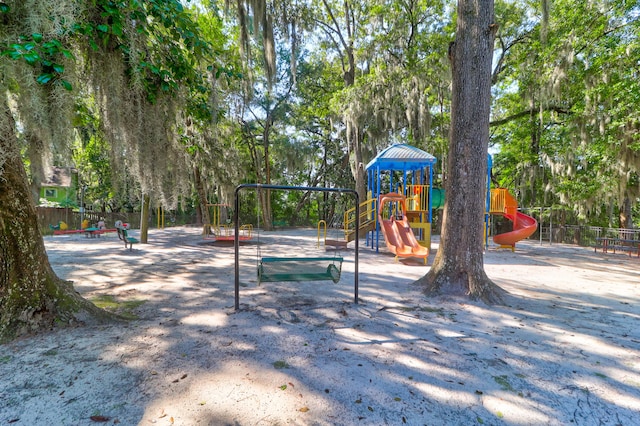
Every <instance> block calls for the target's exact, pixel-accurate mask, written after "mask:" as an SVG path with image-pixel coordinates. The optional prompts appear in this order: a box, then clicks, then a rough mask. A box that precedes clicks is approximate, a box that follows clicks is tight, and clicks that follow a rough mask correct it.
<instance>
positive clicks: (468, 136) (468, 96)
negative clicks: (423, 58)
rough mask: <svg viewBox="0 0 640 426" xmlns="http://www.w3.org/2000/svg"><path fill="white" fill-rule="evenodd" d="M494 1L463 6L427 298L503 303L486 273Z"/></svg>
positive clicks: (464, 1) (474, 0)
mask: <svg viewBox="0 0 640 426" xmlns="http://www.w3.org/2000/svg"><path fill="white" fill-rule="evenodd" d="M493 10H494V9H493V0H459V1H458V22H457V30H456V41H455V42H453V43H452V45H451V46H450V51H449V55H450V60H451V66H452V73H453V88H452V102H451V132H450V140H449V156H448V164H447V169H448V170H449V174H448V176H447V180H446V183H445V188H446V193H447V199H446V202H445V206H444V212H443V220H442V234H441V239H440V247H439V249H438V253H437V255H436V257H435V260H434V263H433V266H432V267H431V269H430V270H429V272H428V273H427V275H425V276H424V277H422V278H420V279H419V280H418V281H417V283H418V284H421V285H423V286H424V290H425V293H426V294H428V295H438V294H452V295H462V296H469V297H471V298H474V299H481V300H484V301H485V302H487V303H498V302H501V301H502V295H503V294H504V290H502V289H501V288H500V287H498V286H496V285H495V284H494V283H493V282H492V281H491V280H490V279H489V278H488V277H487V275H486V273H485V272H484V261H483V247H482V246H483V221H484V213H485V195H486V179H487V150H488V144H489V112H490V102H491V60H492V55H493V41H494V37H495V30H496V29H497V28H496V24H495V23H494V15H493Z"/></svg>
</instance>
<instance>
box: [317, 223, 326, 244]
mask: <svg viewBox="0 0 640 426" xmlns="http://www.w3.org/2000/svg"><path fill="white" fill-rule="evenodd" d="M321 224H323V225H324V239H325V240H326V239H327V222H326V221H325V220H324V219H322V220H320V221H319V222H318V245H317V247H318V248H320V225H321Z"/></svg>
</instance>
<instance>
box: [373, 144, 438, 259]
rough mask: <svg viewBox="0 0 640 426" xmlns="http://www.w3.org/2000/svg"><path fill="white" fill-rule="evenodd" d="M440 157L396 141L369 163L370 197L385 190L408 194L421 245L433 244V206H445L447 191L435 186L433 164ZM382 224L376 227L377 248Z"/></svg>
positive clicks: (377, 195)
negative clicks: (445, 192) (433, 183)
mask: <svg viewBox="0 0 640 426" xmlns="http://www.w3.org/2000/svg"><path fill="white" fill-rule="evenodd" d="M436 161H437V160H436V158H435V157H434V156H433V155H431V154H429V153H427V152H425V151H423V150H421V149H419V148H416V147H414V146H411V145H407V144H400V143H399V144H393V145H391V146H389V147H387V148H385V149H384V150H383V151H381V152H380V153H379V154H378V155H377V156H376V157H375V158H374V159H373V160H371V161H370V162H369V164H367V166H366V171H367V188H368V190H369V194H370V198H373V199H379V198H380V196H381V195H382V194H384V193H399V194H403V195H404V196H405V197H406V201H407V202H406V208H407V211H406V212H405V214H406V215H407V217H408V219H409V222H410V226H411V228H413V229H415V231H416V237H417V238H418V241H419V242H420V244H421V245H423V246H425V247H427V248H430V246H431V222H432V219H433V216H432V209H434V208H441V207H442V206H443V205H444V191H443V190H442V189H439V188H433V185H432V182H433V166H434V165H435V164H436ZM378 235H379V227H377V228H376V238H374V240H373V241H374V242H376V250H377V249H378V247H377V241H378Z"/></svg>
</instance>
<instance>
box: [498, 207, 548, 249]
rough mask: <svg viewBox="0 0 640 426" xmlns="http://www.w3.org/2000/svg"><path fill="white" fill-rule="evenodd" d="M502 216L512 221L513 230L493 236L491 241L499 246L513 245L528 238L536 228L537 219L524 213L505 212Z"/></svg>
mask: <svg viewBox="0 0 640 426" xmlns="http://www.w3.org/2000/svg"><path fill="white" fill-rule="evenodd" d="M503 216H504V217H506V218H507V219H509V220H510V221H512V222H513V231H510V232H505V233H503V234H498V235H494V236H493V242H494V243H496V244H500V245H501V246H511V247H514V246H515V245H516V243H517V242H518V241H520V240H524V239H525V238H529V237H530V236H531V235H533V233H534V232H536V229H538V221H537V220H535V219H534V218H532V217H531V216H527V215H526V214H524V213H520V212H515V215H513V214H507V213H505V214H503Z"/></svg>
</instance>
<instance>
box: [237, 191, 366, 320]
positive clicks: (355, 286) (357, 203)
mask: <svg viewBox="0 0 640 426" xmlns="http://www.w3.org/2000/svg"><path fill="white" fill-rule="evenodd" d="M246 188H250V189H274V190H282V191H315V192H337V193H346V194H352V195H353V196H354V198H355V206H356V224H355V240H354V243H355V255H354V277H353V300H354V303H355V304H358V252H359V247H358V242H359V239H360V238H359V235H358V230H359V228H360V223H359V218H360V197H359V196H358V193H357V192H356V191H355V190H353V189H345V188H322V187H311V186H285V185H265V184H261V183H253V184H242V185H238V186H237V187H236V189H235V208H234V212H233V222H234V224H235V238H234V244H233V246H234V263H235V310H236V311H237V310H239V309H240V240H239V238H238V235H239V231H240V229H239V225H238V223H239V220H238V219H239V217H238V215H239V211H240V197H239V193H240V191H242V190H243V189H246ZM264 259H274V258H264ZM264 259H263V261H264ZM288 259H291V258H288ZM304 259H305V258H298V259H296V260H298V261H300V260H304ZM306 259H314V260H317V259H318V258H306ZM270 262H273V260H270ZM340 263H341V264H342V259H340ZM334 267H335V266H334ZM341 269H342V268H341ZM265 281H266V280H265ZM272 281H276V280H272ZM278 281H281V280H278ZM282 281H285V280H282Z"/></svg>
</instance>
